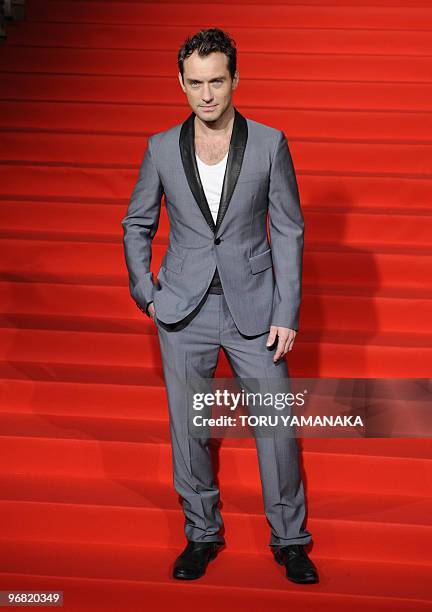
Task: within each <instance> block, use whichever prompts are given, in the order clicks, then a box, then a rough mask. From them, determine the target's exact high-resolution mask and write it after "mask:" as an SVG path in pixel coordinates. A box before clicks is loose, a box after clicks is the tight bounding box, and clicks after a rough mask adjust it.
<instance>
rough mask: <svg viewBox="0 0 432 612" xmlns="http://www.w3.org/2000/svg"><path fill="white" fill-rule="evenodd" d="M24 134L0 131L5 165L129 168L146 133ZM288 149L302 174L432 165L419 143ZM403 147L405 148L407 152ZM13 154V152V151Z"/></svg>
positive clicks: (409, 170)
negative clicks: (133, 136) (30, 144)
mask: <svg viewBox="0 0 432 612" xmlns="http://www.w3.org/2000/svg"><path fill="white" fill-rule="evenodd" d="M28 138H29V134H28V133H27V132H25V131H15V132H13V131H9V132H4V133H3V135H2V144H1V147H0V159H1V160H2V161H4V162H8V163H11V164H12V163H16V164H21V163H23V162H27V163H29V162H31V163H35V164H46V165H47V166H52V165H56V164H60V165H64V166H68V165H74V166H77V165H78V166H80V167H81V168H85V167H86V166H88V165H91V166H95V167H99V168H103V167H105V168H111V169H112V170H115V169H116V168H128V167H133V166H134V165H135V164H136V161H137V160H139V161H141V160H142V158H143V155H144V151H145V148H146V146H147V135H145V136H144V135H143V136H141V137H138V138H132V139H131V136H130V135H124V134H104V133H102V134H97V135H94V134H87V133H76V134H70V133H64V132H63V133H62V132H42V131H40V132H38V133H37V137H33V141H32V147H31V149H29V146H28ZM290 143H291V147H290V148H291V152H292V155H293V156H295V159H296V166H297V167H298V168H299V170H301V171H302V172H311V171H312V172H314V171H315V172H317V171H318V172H319V171H327V170H328V169H329V168H331V170H332V172H333V173H345V174H362V173H368V174H371V173H372V174H375V175H376V174H389V173H391V174H392V175H398V174H405V175H409V174H416V175H417V176H420V175H421V174H427V173H429V172H430V168H431V165H432V152H431V147H430V146H429V145H428V144H423V143H421V142H420V143H412V142H411V143H410V144H409V145H408V144H407V143H402V144H399V143H393V142H392V143H374V145H373V146H372V147H371V142H370V141H369V142H368V141H366V142H364V143H362V142H343V141H342V142H337V141H333V142H326V141H325V140H323V141H319V140H318V141H316V142H310V141H296V139H291V138H290ZM407 149H408V152H407ZM12 152H13V153H12Z"/></svg>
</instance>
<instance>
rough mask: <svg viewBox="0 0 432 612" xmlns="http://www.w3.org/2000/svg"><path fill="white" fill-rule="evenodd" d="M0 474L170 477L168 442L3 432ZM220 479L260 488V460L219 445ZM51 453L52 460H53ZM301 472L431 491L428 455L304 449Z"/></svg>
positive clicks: (325, 484)
mask: <svg viewBox="0 0 432 612" xmlns="http://www.w3.org/2000/svg"><path fill="white" fill-rule="evenodd" d="M0 441H1V447H2V456H3V458H4V459H3V461H4V463H3V464H2V465H0V474H7V473H26V474H34V475H41V474H44V473H49V474H57V475H59V474H61V475H64V476H69V477H77V476H79V475H80V474H82V473H85V474H86V475H87V476H89V477H92V478H96V477H97V478H100V477H101V476H104V477H110V478H116V479H117V478H121V479H124V478H126V479H135V480H136V479H144V480H146V479H147V480H149V479H153V481H154V482H171V480H172V463H171V449H170V445H169V444H168V443H167V444H164V443H162V442H157V443H142V442H141V443H137V442H104V441H102V440H99V441H98V440H95V439H91V438H90V437H88V439H73V438H71V439H56V438H37V437H26V436H16V437H13V436H10V437H9V436H1V437H0ZM217 456H218V458H219V459H218V461H219V463H218V470H217V473H218V474H219V477H220V481H221V482H223V483H235V482H238V481H243V480H244V479H245V475H246V474H247V480H248V482H249V484H250V486H253V487H255V489H256V488H259V486H260V484H259V483H260V479H259V473H258V463H257V457H256V451H255V449H254V448H252V447H250V448H247V447H244V448H236V447H230V446H227V447H226V448H225V447H222V448H221V449H220V451H219V452H218V454H217ZM53 457H55V461H54V462H53ZM302 462H303V471H304V474H306V475H307V481H308V482H310V483H313V488H314V489H315V490H327V489H328V490H340V491H349V492H353V491H356V492H358V493H360V492H366V493H377V494H389V495H391V494H398V495H400V494H401V487H402V485H401V483H403V494H404V495H407V496H419V497H424V496H427V495H428V494H430V493H429V492H430V490H431V474H430V460H429V459H423V458H411V457H382V456H381V457H379V456H374V455H364V454H363V455H355V454H334V453H327V452H319V451H317V452H313V451H306V452H304V453H303V454H302Z"/></svg>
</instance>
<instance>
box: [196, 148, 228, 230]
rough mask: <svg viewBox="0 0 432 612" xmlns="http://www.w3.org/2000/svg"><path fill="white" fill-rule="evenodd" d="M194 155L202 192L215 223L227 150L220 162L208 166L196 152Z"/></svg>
mask: <svg viewBox="0 0 432 612" xmlns="http://www.w3.org/2000/svg"><path fill="white" fill-rule="evenodd" d="M195 157H196V160H197V164H198V170H199V173H200V177H201V183H202V186H203V189H204V193H205V196H206V198H207V202H208V205H209V207H210V211H211V214H212V217H213V220H214V222H215V223H216V219H217V214H218V210H219V204H220V198H221V193H222V184H223V179H224V175H225V168H226V164H227V159H228V151H227V153H226V155H225V157H224V158H223V159H221V160H220V162H218V163H217V164H212V165H210V166H209V165H208V164H205V163H204V162H203V161H201V160H200V158H199V157H198V155H197V154H196V153H195Z"/></svg>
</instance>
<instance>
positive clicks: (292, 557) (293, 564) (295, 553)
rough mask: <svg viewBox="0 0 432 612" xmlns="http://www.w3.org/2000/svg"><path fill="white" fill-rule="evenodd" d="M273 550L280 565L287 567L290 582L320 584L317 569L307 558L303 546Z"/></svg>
mask: <svg viewBox="0 0 432 612" xmlns="http://www.w3.org/2000/svg"><path fill="white" fill-rule="evenodd" d="M272 548H273V554H274V558H275V559H276V561H277V562H278V563H279V565H285V569H286V576H287V578H288V580H291V581H292V582H298V583H300V584H313V583H315V582H319V578H318V572H317V568H316V567H315V565H314V564H313V563H312V561H311V560H310V559H309V557H308V556H307V554H306V551H305V550H304V548H303V545H302V544H289V545H288V546H273V547H272Z"/></svg>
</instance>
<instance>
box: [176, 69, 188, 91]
mask: <svg viewBox="0 0 432 612" xmlns="http://www.w3.org/2000/svg"><path fill="white" fill-rule="evenodd" d="M178 80H179V83H180V87H181V88H182V89H183V91H186V89H185V86H184V83H183V77H182V73H181V72H180V70H179V71H178Z"/></svg>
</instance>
